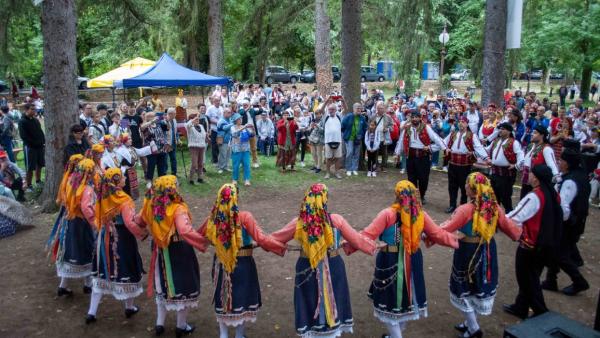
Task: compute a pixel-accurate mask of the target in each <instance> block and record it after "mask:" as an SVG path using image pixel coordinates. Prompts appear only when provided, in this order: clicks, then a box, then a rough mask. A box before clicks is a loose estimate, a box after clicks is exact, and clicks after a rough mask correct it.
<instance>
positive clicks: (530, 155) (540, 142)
mask: <svg viewBox="0 0 600 338" xmlns="http://www.w3.org/2000/svg"><path fill="white" fill-rule="evenodd" d="M538 164H545V165H547V166H548V167H549V168H550V170H552V175H553V176H554V177H555V180H556V179H558V177H559V176H558V175H559V171H558V166H557V165H556V159H555V158H554V151H553V150H552V147H550V146H549V145H548V129H547V128H545V127H544V126H543V125H541V124H539V125H537V126H535V128H534V129H533V131H532V132H531V142H529V144H528V145H527V150H525V156H524V158H523V162H522V163H521V164H520V165H519V166H520V167H521V168H522V172H523V175H522V178H521V199H523V198H524V197H525V196H526V195H527V194H528V193H530V192H531V190H533V188H532V187H531V186H530V185H529V179H528V176H529V172H530V171H531V168H533V167H535V166H536V165H538Z"/></svg>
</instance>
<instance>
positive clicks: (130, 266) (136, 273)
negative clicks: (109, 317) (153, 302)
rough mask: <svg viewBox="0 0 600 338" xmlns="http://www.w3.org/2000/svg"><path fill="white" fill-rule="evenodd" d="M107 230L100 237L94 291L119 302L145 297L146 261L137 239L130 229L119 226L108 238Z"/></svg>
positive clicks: (94, 267) (94, 272) (101, 232)
mask: <svg viewBox="0 0 600 338" xmlns="http://www.w3.org/2000/svg"><path fill="white" fill-rule="evenodd" d="M106 230H107V229H106V228H103V229H102V230H101V231H100V233H99V234H98V244H97V247H96V251H95V253H94V260H93V262H94V263H93V269H92V271H93V276H94V278H93V280H92V283H93V290H94V292H98V293H102V294H109V295H112V296H113V297H115V299H118V300H124V299H129V298H134V297H137V296H139V295H141V294H142V292H143V290H144V289H143V286H142V282H141V281H142V274H143V273H144V270H143V265H142V257H141V256H140V254H139V252H138V245H137V240H136V238H135V236H134V235H133V234H132V233H131V232H129V230H128V229H127V227H125V225H122V224H117V225H115V226H114V228H112V229H111V231H110V232H109V234H108V236H106Z"/></svg>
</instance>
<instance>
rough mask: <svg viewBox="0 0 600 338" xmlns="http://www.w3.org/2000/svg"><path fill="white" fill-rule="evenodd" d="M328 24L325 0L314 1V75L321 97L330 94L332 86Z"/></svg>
mask: <svg viewBox="0 0 600 338" xmlns="http://www.w3.org/2000/svg"><path fill="white" fill-rule="evenodd" d="M329 24H330V22H329V16H328V15H327V0H315V63H316V67H315V68H316V69H315V75H316V80H317V89H318V90H319V92H320V93H321V95H322V96H327V95H329V94H331V88H332V86H333V73H332V72H331V41H330V39H329Z"/></svg>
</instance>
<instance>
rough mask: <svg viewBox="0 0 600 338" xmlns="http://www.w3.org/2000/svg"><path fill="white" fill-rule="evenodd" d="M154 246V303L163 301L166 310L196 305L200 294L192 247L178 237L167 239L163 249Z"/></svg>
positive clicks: (198, 270)
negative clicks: (176, 239)
mask: <svg viewBox="0 0 600 338" xmlns="http://www.w3.org/2000/svg"><path fill="white" fill-rule="evenodd" d="M154 250H156V259H155V260H154V262H155V266H154V276H153V277H154V292H155V295H156V298H155V299H156V303H157V304H159V305H164V306H165V308H166V309H167V310H169V311H179V310H183V309H185V308H190V307H197V306H198V298H199V297H200V267H199V266H198V260H197V259H196V252H195V251H194V248H193V247H192V246H191V245H190V244H188V243H187V242H185V241H182V240H179V241H174V242H171V244H169V246H168V247H167V248H165V249H160V248H155V249H154ZM153 255H154V254H153ZM151 277H152V276H151ZM151 277H149V278H151Z"/></svg>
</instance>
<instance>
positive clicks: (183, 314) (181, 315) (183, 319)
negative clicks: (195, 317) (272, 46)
mask: <svg viewBox="0 0 600 338" xmlns="http://www.w3.org/2000/svg"><path fill="white" fill-rule="evenodd" d="M187 314H188V309H183V310H179V311H177V327H178V328H180V329H185V328H187Z"/></svg>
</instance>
